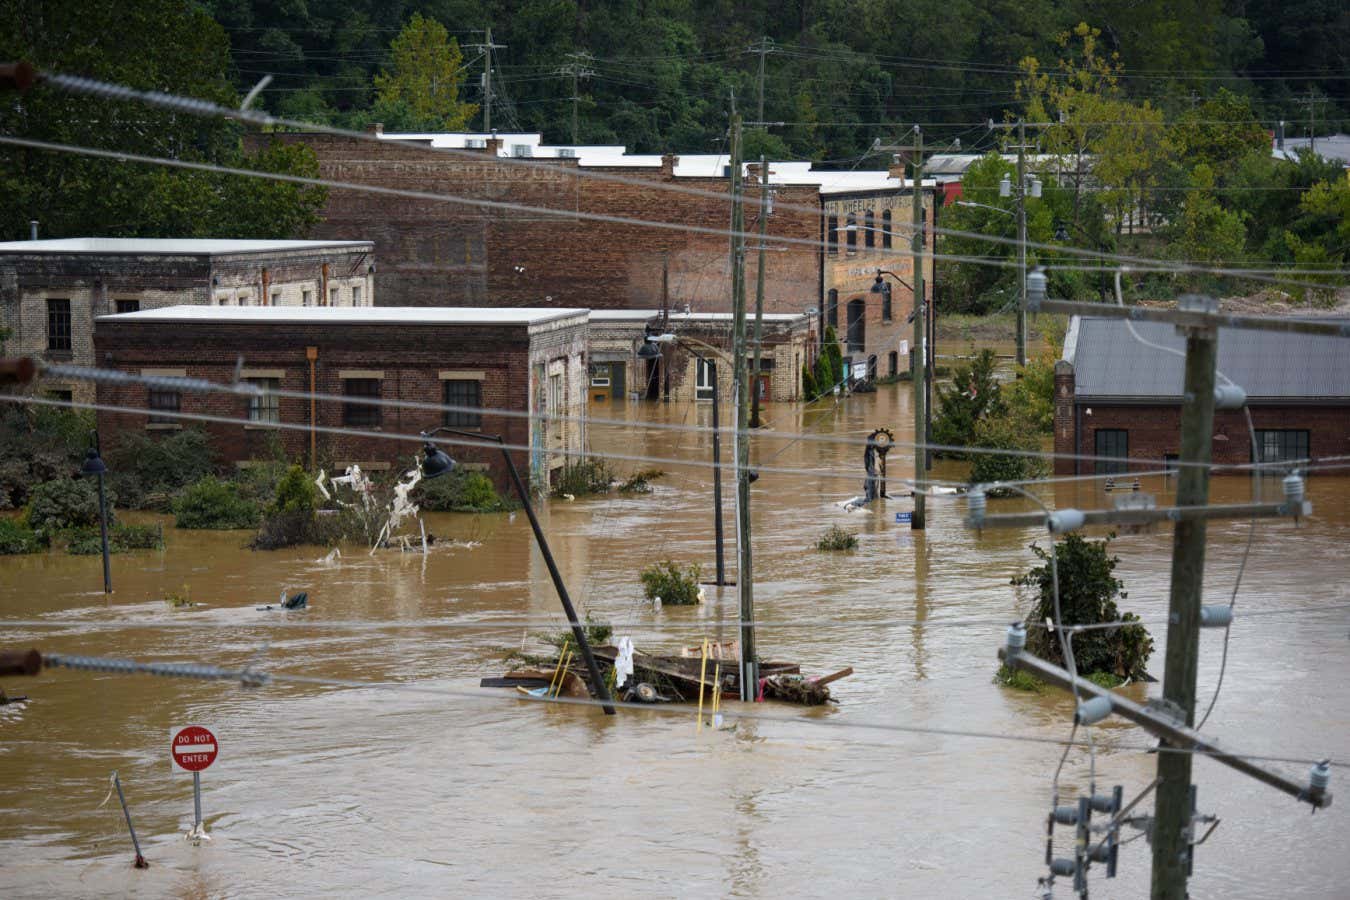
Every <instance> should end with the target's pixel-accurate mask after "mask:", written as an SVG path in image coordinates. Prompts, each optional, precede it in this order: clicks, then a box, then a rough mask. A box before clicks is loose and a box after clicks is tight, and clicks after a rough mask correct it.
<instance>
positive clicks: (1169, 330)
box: [1071, 318, 1350, 401]
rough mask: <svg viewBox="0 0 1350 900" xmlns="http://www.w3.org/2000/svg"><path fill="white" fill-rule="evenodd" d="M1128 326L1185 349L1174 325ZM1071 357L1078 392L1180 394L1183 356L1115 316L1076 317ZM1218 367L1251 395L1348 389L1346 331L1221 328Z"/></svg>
mask: <svg viewBox="0 0 1350 900" xmlns="http://www.w3.org/2000/svg"><path fill="white" fill-rule="evenodd" d="M1134 327H1135V329H1136V330H1137V331H1138V332H1139V335H1140V336H1141V337H1143V338H1144V340H1146V341H1149V342H1151V343H1154V344H1158V345H1160V346H1162V347H1169V348H1172V349H1174V350H1177V351H1178V352H1184V351H1185V349H1186V341H1185V339H1184V338H1183V337H1182V336H1180V335H1179V334H1177V332H1176V328H1175V327H1174V326H1172V325H1169V324H1166V323H1163V322H1136V323H1135V326H1134ZM1071 362H1072V363H1073V365H1074V376H1075V390H1074V393H1075V394H1077V395H1078V396H1079V397H1119V398H1130V399H1165V400H1178V401H1179V400H1180V399H1181V385H1182V378H1183V375H1184V361H1183V360H1182V358H1181V357H1180V356H1176V355H1173V354H1171V353H1166V352H1163V351H1162V350H1157V349H1154V348H1152V347H1147V346H1145V345H1143V344H1141V343H1139V342H1138V341H1136V340H1135V339H1134V337H1133V336H1132V335H1131V334H1130V332H1129V329H1128V328H1127V327H1126V323H1125V322H1124V321H1122V320H1120V319H1093V318H1082V319H1081V320H1080V321H1079V325H1078V334H1077V342H1076V345H1075V347H1074V352H1073V359H1072V360H1071ZM1219 371H1221V372H1223V373H1224V374H1225V375H1227V376H1228V377H1229V378H1231V379H1232V380H1233V381H1234V382H1235V383H1236V384H1238V385H1239V386H1240V387H1241V388H1242V389H1243V390H1244V391H1246V392H1247V396H1248V397H1249V398H1251V399H1254V400H1255V399H1299V400H1325V399H1330V398H1346V397H1350V338H1341V337H1332V336H1329V335H1309V334H1289V333H1286V332H1275V331H1257V330H1255V329H1246V328H1220V329H1219Z"/></svg>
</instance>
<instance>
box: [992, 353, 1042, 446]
mask: <svg viewBox="0 0 1350 900" xmlns="http://www.w3.org/2000/svg"><path fill="white" fill-rule="evenodd" d="M1002 395H1003V402H1004V403H1005V404H1006V405H1007V409H1008V414H1009V415H1010V416H1012V417H1013V418H1014V419H1016V420H1017V421H1018V422H1022V423H1024V424H1025V425H1027V426H1028V427H1029V428H1031V429H1033V430H1034V431H1036V432H1037V433H1038V434H1043V435H1047V436H1049V435H1053V434H1054V433H1055V359H1054V357H1053V356H1052V355H1050V354H1048V353H1045V354H1042V355H1040V356H1038V357H1036V358H1035V359H1030V360H1027V364H1026V365H1025V366H1019V367H1018V369H1017V380H1016V381H1013V382H1011V383H1009V384H1008V385H1006V386H1005V387H1004V388H1003V391H1002Z"/></svg>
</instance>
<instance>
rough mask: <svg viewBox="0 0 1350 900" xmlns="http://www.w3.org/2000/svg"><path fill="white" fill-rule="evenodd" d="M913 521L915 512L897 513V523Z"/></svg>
mask: <svg viewBox="0 0 1350 900" xmlns="http://www.w3.org/2000/svg"><path fill="white" fill-rule="evenodd" d="M913 521H914V513H912V512H907V513H899V512H898V513H896V514H895V524H897V525H908V524H910V523H911V522H913Z"/></svg>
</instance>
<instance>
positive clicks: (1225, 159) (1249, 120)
mask: <svg viewBox="0 0 1350 900" xmlns="http://www.w3.org/2000/svg"><path fill="white" fill-rule="evenodd" d="M1167 142H1168V145H1169V146H1170V147H1171V150H1172V153H1173V155H1174V156H1175V157H1176V158H1177V159H1179V160H1181V161H1182V162H1183V165H1185V166H1187V167H1188V168H1194V167H1195V166H1197V165H1200V164H1204V165H1207V166H1209V168H1210V169H1211V170H1212V171H1215V172H1220V171H1224V170H1226V169H1227V168H1228V167H1229V166H1231V165H1232V164H1234V163H1236V162H1237V161H1238V160H1240V159H1242V158H1243V157H1244V156H1247V155H1248V154H1250V153H1269V151H1270V135H1268V134H1267V133H1266V130H1265V128H1264V127H1262V125H1261V123H1260V121H1258V120H1257V118H1256V115H1255V113H1253V112H1252V105H1251V101H1250V100H1248V99H1247V98H1246V97H1242V96H1239V95H1237V94H1234V93H1233V92H1232V91H1230V90H1228V89H1227V88H1220V89H1219V92H1218V93H1217V94H1216V95H1215V96H1213V97H1211V98H1210V99H1208V100H1206V101H1205V102H1204V103H1201V104H1199V105H1198V106H1195V107H1192V108H1191V109H1188V110H1186V111H1185V112H1184V113H1182V114H1181V115H1180V116H1179V117H1178V119H1177V122H1176V124H1175V125H1173V126H1172V127H1171V128H1170V129H1169V130H1168V135H1167Z"/></svg>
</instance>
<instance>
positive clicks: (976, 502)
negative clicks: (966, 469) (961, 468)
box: [966, 488, 988, 528]
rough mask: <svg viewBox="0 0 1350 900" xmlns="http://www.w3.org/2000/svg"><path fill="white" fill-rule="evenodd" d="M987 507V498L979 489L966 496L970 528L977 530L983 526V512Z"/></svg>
mask: <svg viewBox="0 0 1350 900" xmlns="http://www.w3.org/2000/svg"><path fill="white" fill-rule="evenodd" d="M987 506H988V498H987V497H986V496H985V494H984V491H982V490H981V489H979V488H976V489H975V490H973V491H971V492H970V493H968V494H966V511H967V512H968V513H969V514H970V520H969V521H970V526H971V527H972V528H979V527H981V526H982V525H984V511H985V508H986V507H987Z"/></svg>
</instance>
